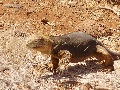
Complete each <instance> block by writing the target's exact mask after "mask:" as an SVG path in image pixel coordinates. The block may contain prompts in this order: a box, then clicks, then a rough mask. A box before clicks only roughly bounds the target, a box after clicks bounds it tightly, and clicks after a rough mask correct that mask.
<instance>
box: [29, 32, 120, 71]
mask: <svg viewBox="0 0 120 90" xmlns="http://www.w3.org/2000/svg"><path fill="white" fill-rule="evenodd" d="M27 46H28V47H29V48H32V49H35V50H37V51H40V52H42V53H45V54H50V55H51V61H52V65H53V70H54V72H56V70H57V68H58V67H59V62H60V59H61V58H62V55H63V54H60V52H61V50H67V51H69V52H70V53H71V56H70V58H69V62H72V63H77V62H81V61H83V60H85V59H86V58H88V57H91V56H94V57H96V58H97V59H98V60H100V61H104V62H103V63H102V65H103V66H104V68H107V69H110V70H114V66H113V64H114V60H117V59H120V54H118V53H115V52H112V51H110V50H108V49H107V48H106V47H105V46H103V45H102V44H101V42H100V41H98V40H97V39H95V38H94V37H92V36H91V35H89V34H86V33H84V32H72V33H68V34H64V35H60V36H49V37H48V38H46V37H41V38H39V39H35V40H33V41H31V42H29V43H28V44H27Z"/></svg>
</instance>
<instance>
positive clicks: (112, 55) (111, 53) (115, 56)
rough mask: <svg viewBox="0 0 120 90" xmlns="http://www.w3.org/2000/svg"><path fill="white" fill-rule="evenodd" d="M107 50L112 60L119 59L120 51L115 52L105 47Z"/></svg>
mask: <svg viewBox="0 0 120 90" xmlns="http://www.w3.org/2000/svg"><path fill="white" fill-rule="evenodd" d="M107 51H108V52H109V54H110V55H111V57H112V58H113V59H114V60H120V53H116V52H113V51H110V50H108V49H107Z"/></svg>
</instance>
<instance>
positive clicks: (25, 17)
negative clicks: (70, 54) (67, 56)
mask: <svg viewBox="0 0 120 90" xmlns="http://www.w3.org/2000/svg"><path fill="white" fill-rule="evenodd" d="M74 31H83V32H86V33H88V34H91V35H92V36H94V37H96V38H97V39H98V40H100V41H101V42H102V43H103V44H104V45H105V46H106V47H107V48H109V49H110V50H112V51H115V52H118V53H120V1H119V0H29V1H28V0H9V1H8V0H1V1H0V90H120V66H119V64H120V60H117V61H115V62H114V67H115V71H112V72H107V71H104V72H103V71H101V68H97V66H96V65H95V63H94V62H93V60H92V59H89V60H91V61H86V62H81V63H77V64H71V63H70V64H69V67H68V70H67V71H66V70H64V72H63V73H62V74H59V75H53V74H52V73H51V72H50V71H48V70H47V69H46V68H45V69H43V70H41V68H42V67H43V66H44V64H46V63H48V62H49V61H50V56H49V55H44V54H42V53H41V52H37V51H33V50H29V49H28V48H27V47H26V44H27V42H28V41H29V40H30V39H34V38H35V37H36V36H39V35H62V34H65V33H69V32H74ZM99 67H101V66H99ZM88 88H89V89H88Z"/></svg>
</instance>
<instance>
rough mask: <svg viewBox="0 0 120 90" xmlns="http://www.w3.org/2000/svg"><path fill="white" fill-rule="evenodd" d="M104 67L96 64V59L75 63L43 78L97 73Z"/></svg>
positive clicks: (74, 76) (71, 76)
mask: <svg viewBox="0 0 120 90" xmlns="http://www.w3.org/2000/svg"><path fill="white" fill-rule="evenodd" d="M102 69H103V67H102V65H99V64H96V60H90V61H85V64H75V65H73V66H71V65H69V66H68V68H67V69H64V70H62V71H60V72H59V73H57V74H55V75H54V74H53V75H45V76H41V78H43V79H48V78H51V77H52V78H56V79H57V78H58V79H60V78H63V77H66V78H76V77H80V76H81V75H85V74H89V73H96V72H99V71H101V70H102Z"/></svg>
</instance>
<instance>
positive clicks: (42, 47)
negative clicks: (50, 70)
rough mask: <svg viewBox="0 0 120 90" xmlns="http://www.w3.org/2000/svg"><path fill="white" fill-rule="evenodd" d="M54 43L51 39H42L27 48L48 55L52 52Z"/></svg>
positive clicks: (32, 42) (31, 43)
mask: <svg viewBox="0 0 120 90" xmlns="http://www.w3.org/2000/svg"><path fill="white" fill-rule="evenodd" d="M51 46H52V41H51V40H50V39H49V38H45V37H41V38H39V39H35V40H32V41H30V42H28V44H27V47H29V48H32V49H34V50H37V51H40V52H42V53H45V54H48V53H50V51H51Z"/></svg>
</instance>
